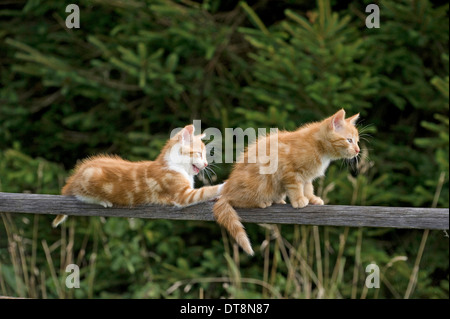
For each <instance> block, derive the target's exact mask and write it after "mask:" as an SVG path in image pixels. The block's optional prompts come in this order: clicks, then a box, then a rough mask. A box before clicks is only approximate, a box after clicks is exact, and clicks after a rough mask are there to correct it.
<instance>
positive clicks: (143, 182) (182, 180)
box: [52, 125, 222, 227]
mask: <svg viewBox="0 0 450 319" xmlns="http://www.w3.org/2000/svg"><path fill="white" fill-rule="evenodd" d="M202 137H203V135H201V136H200V135H196V136H194V126H193V125H187V126H186V127H184V128H183V129H182V130H181V131H180V132H179V133H178V134H176V135H175V136H174V137H173V138H171V139H169V141H168V142H167V143H166V145H165V146H164V148H163V149H162V151H161V153H160V154H159V156H158V157H157V158H156V160H155V161H142V162H129V161H126V160H123V159H121V158H120V157H118V156H104V155H100V156H95V157H92V158H88V159H85V160H84V161H82V163H81V164H79V165H77V167H76V168H75V171H74V173H73V174H72V176H71V177H70V178H69V179H68V181H67V183H66V185H65V186H64V187H63V189H62V192H61V193H62V195H73V196H75V197H76V198H77V199H79V200H81V201H83V202H85V203H90V204H99V205H102V206H104V207H111V206H113V205H114V206H135V205H140V204H163V205H175V206H187V205H191V204H195V203H199V202H203V201H207V200H210V199H213V198H214V197H216V196H218V195H219V193H220V190H221V188H222V185H215V186H206V187H202V188H199V189H194V176H195V175H197V174H198V173H199V172H200V171H201V170H203V169H204V168H205V167H206V166H207V165H208V162H207V160H206V147H205V144H204V143H203V142H202V141H201V138H202ZM66 218H67V215H58V216H57V217H56V218H55V220H54V221H53V223H52V225H53V227H57V226H58V225H59V224H60V223H62V222H63V221H64V220H65V219H66Z"/></svg>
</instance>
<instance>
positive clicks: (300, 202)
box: [291, 197, 309, 208]
mask: <svg viewBox="0 0 450 319" xmlns="http://www.w3.org/2000/svg"><path fill="white" fill-rule="evenodd" d="M308 203H309V200H308V198H306V197H300V198H299V199H297V200H291V204H292V207H294V208H303V207H305V206H306V205H308Z"/></svg>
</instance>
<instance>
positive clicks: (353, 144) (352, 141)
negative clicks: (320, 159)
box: [323, 109, 360, 159]
mask: <svg viewBox="0 0 450 319" xmlns="http://www.w3.org/2000/svg"><path fill="white" fill-rule="evenodd" d="M358 117H359V113H358V114H355V115H353V116H351V117H349V118H345V111H344V110H343V109H341V110H340V111H338V112H336V113H335V114H334V115H333V116H331V117H329V118H327V119H325V120H324V121H323V125H324V128H325V131H326V138H327V140H328V141H329V144H330V149H329V150H328V152H329V153H330V155H332V156H333V157H336V159H337V158H354V157H356V156H357V155H358V153H359V152H360V148H359V146H358V142H359V133H358V129H357V128H356V126H355V123H356V121H357V120H358Z"/></svg>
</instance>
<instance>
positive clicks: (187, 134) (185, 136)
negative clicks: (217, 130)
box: [178, 124, 195, 144]
mask: <svg viewBox="0 0 450 319" xmlns="http://www.w3.org/2000/svg"><path fill="white" fill-rule="evenodd" d="M194 130H195V129H194V125H192V124H191V125H186V126H185V127H184V128H183V129H182V130H181V132H180V133H179V135H178V141H180V142H181V143H182V144H188V143H190V141H191V139H192V137H193V136H194Z"/></svg>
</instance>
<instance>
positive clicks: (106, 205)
mask: <svg viewBox="0 0 450 319" xmlns="http://www.w3.org/2000/svg"><path fill="white" fill-rule="evenodd" d="M99 204H100V205H102V206H103V207H105V208H108V207H112V206H113V204H112V203H111V202H108V201H106V200H104V201H101V202H100V203H99Z"/></svg>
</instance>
